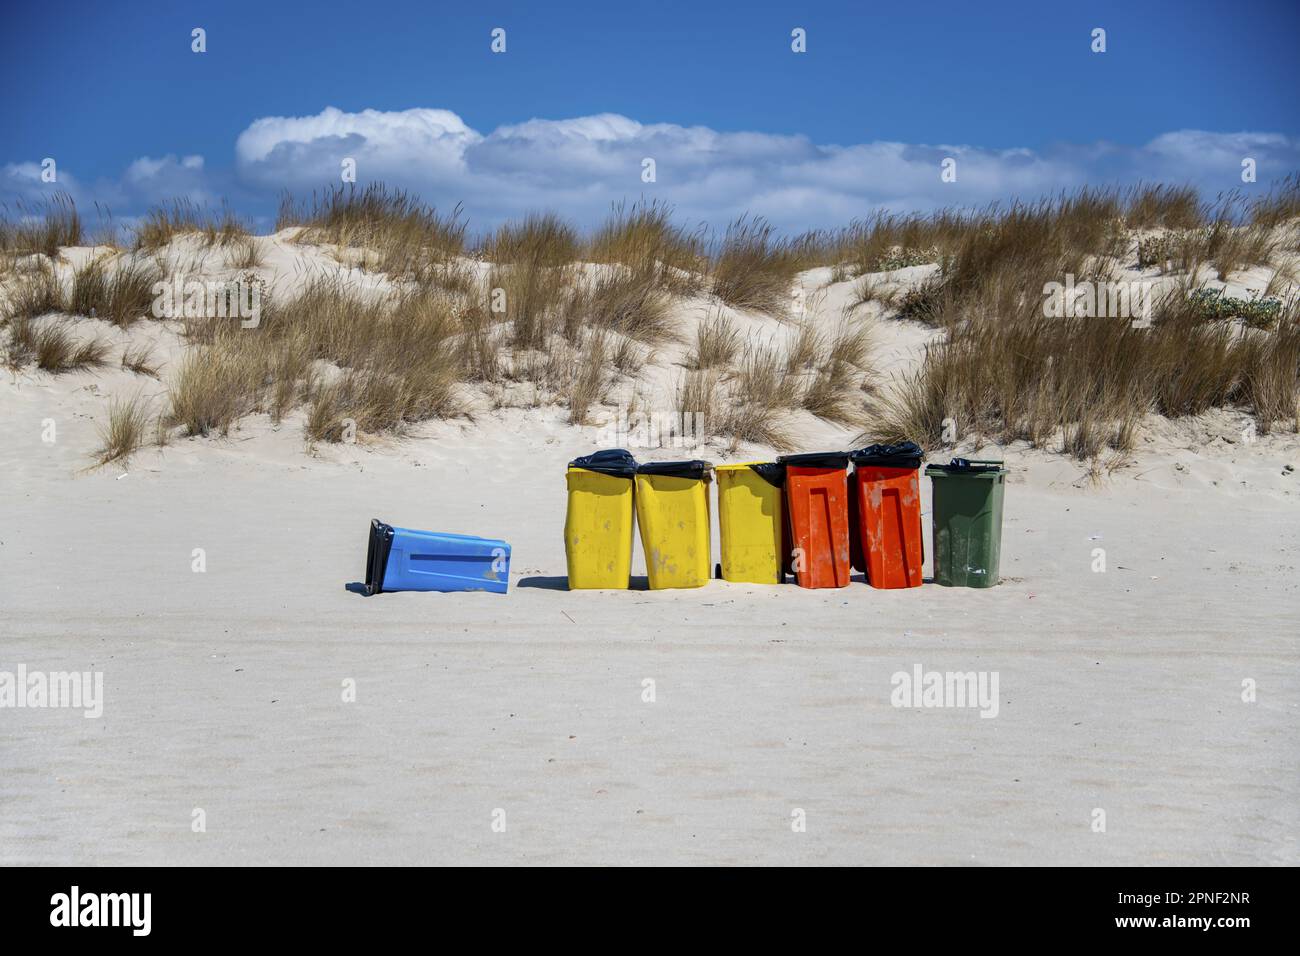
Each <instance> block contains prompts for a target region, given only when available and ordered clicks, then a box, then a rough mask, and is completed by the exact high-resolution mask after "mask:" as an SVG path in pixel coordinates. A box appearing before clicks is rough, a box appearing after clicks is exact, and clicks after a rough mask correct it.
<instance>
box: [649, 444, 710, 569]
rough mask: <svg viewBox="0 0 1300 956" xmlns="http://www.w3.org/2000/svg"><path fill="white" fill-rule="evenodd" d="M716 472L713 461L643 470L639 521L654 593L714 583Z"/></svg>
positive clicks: (675, 463)
mask: <svg viewBox="0 0 1300 956" xmlns="http://www.w3.org/2000/svg"><path fill="white" fill-rule="evenodd" d="M712 470H713V466H712V465H710V464H709V463H708V462H707V461H656V462H650V463H648V464H643V465H638V466H637V471H636V520H637V524H639V525H640V526H641V546H642V547H643V548H644V549H645V566H646V574H647V576H648V577H649V578H650V589H651V590H652V591H657V590H660V589H662V588H698V587H702V586H703V585H705V584H707V583H708V581H709V570H710V567H711V561H712V555H711V554H710V548H709V543H710V540H711V538H710V532H709V481H710V478H711V473H712Z"/></svg>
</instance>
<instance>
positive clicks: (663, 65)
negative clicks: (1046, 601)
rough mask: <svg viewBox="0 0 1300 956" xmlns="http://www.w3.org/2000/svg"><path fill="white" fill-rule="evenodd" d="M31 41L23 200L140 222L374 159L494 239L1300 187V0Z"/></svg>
mask: <svg viewBox="0 0 1300 956" xmlns="http://www.w3.org/2000/svg"><path fill="white" fill-rule="evenodd" d="M4 17H5V29H4V33H3V36H2V37H0V79H2V80H3V82H4V85H5V89H7V90H9V91H10V93H9V95H8V96H7V97H6V105H5V109H4V112H3V115H0V200H4V201H8V202H10V203H12V202H14V201H15V200H27V201H31V200H33V199H39V198H40V197H41V196H43V195H47V194H49V193H50V192H51V191H53V189H54V188H64V189H67V190H68V191H69V192H71V193H72V194H73V195H74V196H75V197H76V198H77V200H78V202H79V203H86V202H93V201H94V200H96V199H99V200H101V201H103V202H106V203H108V204H109V205H110V206H111V207H112V208H113V210H114V213H115V214H117V215H119V216H122V217H130V216H131V215H133V214H137V213H139V212H140V211H142V209H143V208H144V207H146V206H147V205H148V204H150V203H152V202H156V201H158V200H160V199H162V198H165V197H166V196H168V195H184V196H189V197H191V198H194V199H196V200H197V201H202V202H210V203H215V202H219V201H220V199H221V198H227V199H229V201H230V202H231V204H232V205H234V206H235V207H236V208H238V209H240V210H243V211H246V212H248V213H249V214H251V215H256V216H259V217H265V216H268V215H269V214H270V213H271V211H272V210H273V209H274V205H275V197H276V196H277V195H278V194H279V193H280V192H281V191H282V190H283V189H291V190H293V191H295V192H298V193H301V192H310V190H311V188H313V187H318V186H322V185H326V184H329V183H333V182H337V181H338V179H339V176H338V170H339V167H340V162H341V160H342V159H343V158H345V157H351V158H353V159H355V160H356V161H357V171H358V176H357V178H358V180H359V181H360V182H362V183H364V182H367V181H369V180H372V179H383V180H385V181H388V182H391V183H394V184H396V185H402V186H406V187H409V188H411V189H414V190H416V191H418V192H419V193H420V194H421V195H424V196H425V197H426V198H427V199H428V200H429V201H431V202H435V203H437V204H439V205H449V204H452V203H454V202H456V201H463V202H464V203H465V205H466V208H467V212H468V214H469V216H470V219H471V222H477V223H479V224H490V223H491V222H493V221H496V220H498V219H500V218H501V217H503V216H508V215H517V214H519V213H521V212H523V211H526V210H527V209H533V208H553V209H556V210H557V211H560V212H561V213H565V214H568V215H570V216H571V217H572V218H574V219H576V220H579V221H584V222H585V221H589V220H591V219H592V218H593V217H598V216H599V214H600V211H601V210H603V209H604V208H606V207H607V206H608V204H609V202H610V201H612V200H614V199H617V198H621V197H624V196H626V197H630V198H635V197H637V196H642V195H645V196H656V197H659V198H663V199H666V200H668V201H670V202H673V203H675V204H676V205H677V206H678V207H679V209H681V210H683V212H684V214H685V215H686V216H687V217H688V218H698V219H708V220H715V219H718V218H723V217H727V216H730V215H733V214H735V213H737V212H739V211H743V210H745V209H749V210H751V211H753V212H757V213H761V214H765V215H768V216H769V217H770V218H772V219H773V220H774V221H777V222H778V223H779V224H781V225H783V226H788V227H790V228H800V227H802V226H805V225H806V226H820V225H829V224H831V222H832V221H845V220H847V219H849V218H851V217H853V216H855V215H863V214H865V213H867V212H869V211H870V210H871V209H874V208H881V207H886V208H895V209H905V208H917V209H928V208H934V207H935V206H938V205H950V204H955V205H969V204H978V203H982V202H986V201H991V200H993V199H1001V198H1006V197H1009V196H1012V195H1024V196H1033V195H1039V194H1042V193H1044V192H1049V193H1050V192H1056V191H1059V190H1060V189H1066V188H1073V187H1075V186H1077V185H1081V184H1082V183H1085V182H1092V183H1102V182H1110V181H1131V180H1133V179H1137V178H1142V179H1158V180H1164V181H1177V182H1183V181H1186V182H1192V183H1194V184H1195V185H1198V186H1200V187H1201V188H1202V189H1205V190H1207V191H1208V192H1210V193H1211V194H1213V193H1214V192H1216V191H1218V190H1220V189H1231V188H1233V187H1234V186H1235V187H1240V188H1246V187H1243V184H1242V183H1241V182H1240V176H1239V173H1240V168H1239V166H1240V160H1241V158H1243V157H1247V156H1249V157H1252V158H1255V159H1256V160H1257V162H1258V165H1259V173H1258V175H1259V180H1260V183H1259V184H1258V185H1257V186H1256V187H1251V188H1266V185H1267V183H1268V182H1270V181H1271V180H1275V179H1277V178H1280V177H1281V176H1283V175H1286V174H1287V173H1289V172H1292V171H1295V170H1296V169H1300V108H1298V107H1297V105H1296V102H1297V96H1296V93H1297V90H1300V64H1298V63H1297V57H1296V53H1295V44H1296V40H1297V38H1300V29H1298V28H1300V5H1298V4H1296V3H1295V2H1294V0H1240V2H1233V3H1228V2H1218V3H1209V2H1200V0H1178V2H1149V3H1142V2H1128V3H1064V2H1044V0H1036V2H1006V3H987V2H984V3H974V2H971V3H955V2H954V3H948V2H942V0H939V2H935V0H931V2H924V3H919V2H912V3H892V4H880V3H869V2H864V0H859V2H853V3H839V2H823V3H768V2H747V3H743V4H742V3H732V4H723V3H711V2H706V0H696V2H693V3H682V2H676V0H657V2H655V3H653V4H612V3H608V2H605V3H563V4H561V3H550V2H548V3H538V2H535V0H534V2H527V3H516V4H491V3H487V4H481V5H480V4H463V3H462V4H444V3H436V2H422V3H414V2H412V3H406V2H385V3H374V4H364V3H355V2H352V3H334V2H329V0H323V2H313V3H310V4H306V3H303V4H293V3H273V2H265V0H264V2H262V3H246V2H222V3H211V4H201V3H193V4H186V3H176V2H168V3H161V2H159V3H155V2H148V0H144V2H140V0H133V2H130V3H104V2H98V0H96V2H72V3H65V4H62V5H60V6H59V8H58V10H57V12H56V11H54V10H52V9H51V8H48V7H45V6H42V5H39V4H19V5H12V6H10V7H9V9H7V10H6V12H5V14H4ZM196 26H197V27H203V28H204V29H205V30H206V31H207V46H208V49H207V52H206V53H202V54H196V53H193V52H192V51H191V49H190V43H191V41H190V31H191V29H193V28H194V27H196ZM494 27H502V28H504V29H505V30H506V52H505V53H504V54H493V53H492V52H491V51H490V49H489V43H490V35H489V34H490V31H491V30H492V29H493V28H494ZM795 27H802V28H804V29H806V30H807V37H808V40H807V47H808V52H806V53H802V54H796V53H793V52H792V51H791V49H790V43H791V39H790V31H791V30H792V29H793V28H795ZM1094 27H1102V28H1104V29H1105V30H1106V43H1107V50H1106V52H1105V53H1101V54H1097V53H1093V52H1091V50H1090V48H1089V46H1090V42H1091V41H1090V32H1091V30H1092V29H1093V28H1094ZM16 91H20V92H16ZM327 109H332V111H331V112H329V113H326V112H325V111H326V110H327ZM366 111H371V112H369V113H368V112H366ZM276 118H280V121H279V122H277V121H276ZM259 121H260V125H256V124H258V123H259ZM530 121H537V122H530ZM254 129H255V130H256V134H255V135H252V134H250V130H254ZM241 136H242V137H243V139H242V140H241ZM241 144H242V146H241ZM45 157H53V158H54V159H55V160H56V161H57V164H58V170H59V183H58V184H57V185H56V184H49V183H42V182H41V181H40V179H39V163H40V162H41V160H42V159H44V158H45ZM647 157H650V158H653V159H654V160H655V162H656V181H655V182H653V183H644V182H643V181H642V178H641V172H642V168H643V167H642V160H643V159H645V158H647ZM946 157H952V158H955V159H956V161H957V171H958V175H957V182H955V183H943V182H941V181H940V177H939V164H940V162H941V161H942V160H943V159H944V158H946Z"/></svg>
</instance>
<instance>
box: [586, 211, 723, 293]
mask: <svg viewBox="0 0 1300 956" xmlns="http://www.w3.org/2000/svg"><path fill="white" fill-rule="evenodd" d="M586 258H587V260H588V261H590V262H600V263H618V264H620V265H622V266H625V267H626V268H627V269H629V270H630V271H631V272H632V274H633V275H634V276H636V277H638V279H639V280H641V281H642V282H644V283H648V284H651V285H654V286H657V287H659V288H661V289H664V290H666V291H667V292H669V293H671V294H673V295H681V296H693V295H698V294H700V292H701V291H702V290H703V287H704V275H705V273H706V272H707V271H708V262H707V260H706V257H705V242H704V238H703V233H702V231H700V232H696V233H694V234H689V233H687V232H686V231H685V230H683V229H681V228H680V227H678V226H676V225H675V224H674V223H673V221H672V208H671V207H669V206H667V205H665V204H664V203H661V202H658V201H651V202H648V203H647V202H638V203H635V204H633V205H632V206H628V205H627V204H626V203H618V204H616V205H615V206H614V208H613V210H612V212H611V215H610V217H609V219H608V220H607V221H606V222H605V223H604V224H603V225H601V227H600V228H599V229H597V230H596V232H595V234H594V235H593V236H592V238H591V241H590V243H589V244H588V246H587V250H586Z"/></svg>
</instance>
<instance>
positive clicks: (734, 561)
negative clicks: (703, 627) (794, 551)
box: [714, 461, 785, 584]
mask: <svg viewBox="0 0 1300 956" xmlns="http://www.w3.org/2000/svg"><path fill="white" fill-rule="evenodd" d="M714 471H716V472H717V474H718V534H719V536H720V538H721V541H722V577H723V579H724V580H726V581H737V582H745V583H748V584H780V583H782V581H784V580H785V576H784V575H783V574H782V573H781V562H782V558H783V557H784V555H785V546H784V544H783V543H782V542H783V540H784V537H785V517H784V514H785V513H784V512H783V511H782V507H781V478H782V476H783V475H784V473H785V469H783V468H782V467H781V466H780V465H778V464H776V463H775V462H770V461H749V462H744V463H743V464H739V465H717V466H715V468H714Z"/></svg>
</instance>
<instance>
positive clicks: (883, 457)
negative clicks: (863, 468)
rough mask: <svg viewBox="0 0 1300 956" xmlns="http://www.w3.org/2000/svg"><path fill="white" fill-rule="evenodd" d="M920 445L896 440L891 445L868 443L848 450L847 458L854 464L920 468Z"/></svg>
mask: <svg viewBox="0 0 1300 956" xmlns="http://www.w3.org/2000/svg"><path fill="white" fill-rule="evenodd" d="M921 455H922V452H921V446H920V445H918V444H917V443H916V442H914V441H904V442H898V443H897V444H893V445H868V446H867V447H865V448H859V449H858V450H857V451H854V452H849V460H850V461H852V462H853V464H855V465H876V466H879V467H883V468H920V467H921Z"/></svg>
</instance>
